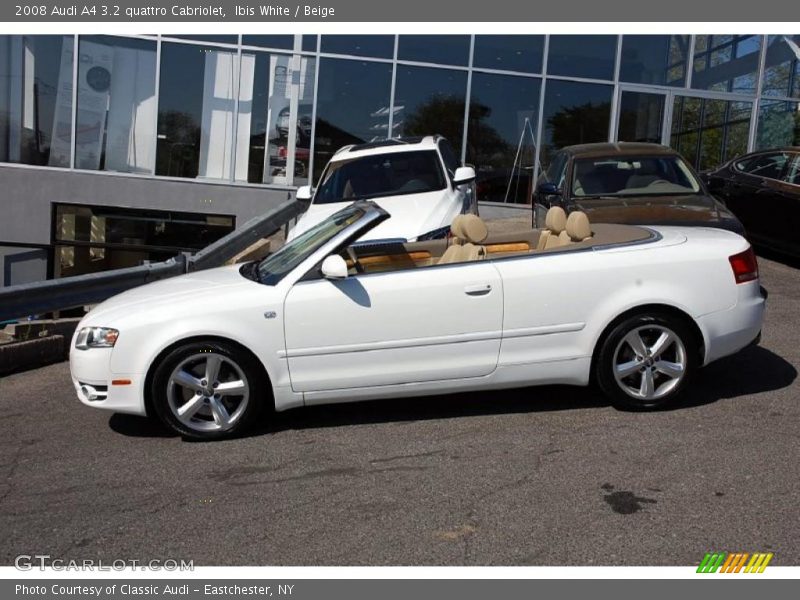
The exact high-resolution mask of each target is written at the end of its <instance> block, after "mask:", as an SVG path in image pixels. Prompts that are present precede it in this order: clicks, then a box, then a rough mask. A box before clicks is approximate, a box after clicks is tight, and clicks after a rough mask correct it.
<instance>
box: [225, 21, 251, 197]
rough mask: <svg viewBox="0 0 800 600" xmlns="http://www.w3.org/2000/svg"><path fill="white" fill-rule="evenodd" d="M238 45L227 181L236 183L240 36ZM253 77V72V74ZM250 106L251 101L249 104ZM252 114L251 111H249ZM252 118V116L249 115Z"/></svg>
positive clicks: (240, 65)
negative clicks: (229, 168) (229, 171)
mask: <svg viewBox="0 0 800 600" xmlns="http://www.w3.org/2000/svg"><path fill="white" fill-rule="evenodd" d="M238 40H239V45H238V47H237V49H236V66H237V68H236V69H234V70H233V72H234V74H235V76H236V80H235V81H234V84H235V85H234V86H233V87H234V90H235V92H234V94H235V95H234V97H233V132H232V133H231V174H230V177H229V178H228V179H229V181H231V182H234V181H236V150H237V148H236V146H237V144H238V143H239V96H240V95H241V93H242V35H241V34H239V37H238ZM253 76H255V72H254V73H253ZM250 105H251V106H252V101H251V103H250ZM251 112H252V111H251ZM251 118H252V115H251Z"/></svg>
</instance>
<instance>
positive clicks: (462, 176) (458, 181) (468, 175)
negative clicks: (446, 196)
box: [453, 167, 475, 185]
mask: <svg viewBox="0 0 800 600" xmlns="http://www.w3.org/2000/svg"><path fill="white" fill-rule="evenodd" d="M470 181H475V169H473V168H472V167H458V168H457V169H456V172H455V175H453V183H454V184H455V185H462V184H465V183H469V182H470Z"/></svg>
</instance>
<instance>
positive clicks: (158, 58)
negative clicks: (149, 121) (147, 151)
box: [150, 35, 161, 177]
mask: <svg viewBox="0 0 800 600" xmlns="http://www.w3.org/2000/svg"><path fill="white" fill-rule="evenodd" d="M153 91H154V95H155V101H156V118H155V123H153V129H154V131H153V142H152V143H153V168H152V169H151V171H150V173H151V174H152V175H153V176H154V177H155V175H156V163H157V162H158V161H157V160H156V158H157V155H158V107H159V94H160V93H161V36H160V35H159V36H158V38H157V39H156V85H155V89H154V90H153Z"/></svg>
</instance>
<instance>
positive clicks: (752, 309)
mask: <svg viewBox="0 0 800 600" xmlns="http://www.w3.org/2000/svg"><path fill="white" fill-rule="evenodd" d="M738 291H739V299H738V302H737V303H736V304H735V305H734V306H733V307H732V308H729V309H727V310H723V311H719V312H715V313H711V314H708V315H704V316H702V317H700V318H698V319H697V324H698V325H699V327H700V330H701V331H702V332H703V337H704V338H705V360H704V361H703V364H704V365H707V364H708V363H710V362H713V361H715V360H717V359H720V358H722V357H724V356H729V355H731V354H734V353H736V352H738V351H739V350H741V349H742V348H745V347H747V346H749V345H751V344H754V343H758V341H759V340H760V338H761V327H762V325H763V323H764V310H765V307H766V299H767V295H768V293H767V290H766V289H765V288H763V287H761V286H760V285H759V284H758V282H757V281H753V282H751V283H745V284H741V285H739V286H738Z"/></svg>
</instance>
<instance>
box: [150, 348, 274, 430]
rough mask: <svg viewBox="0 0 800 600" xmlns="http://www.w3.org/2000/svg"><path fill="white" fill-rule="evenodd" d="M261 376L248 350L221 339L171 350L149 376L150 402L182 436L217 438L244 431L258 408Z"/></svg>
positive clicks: (163, 419) (261, 387)
mask: <svg viewBox="0 0 800 600" xmlns="http://www.w3.org/2000/svg"><path fill="white" fill-rule="evenodd" d="M262 379H263V375H262V371H261V369H260V368H259V365H257V364H255V361H254V359H253V358H252V356H250V355H249V354H247V353H244V352H242V351H241V350H238V349H237V348H235V347H234V346H232V345H228V344H225V343H221V342H210V343H189V344H186V345H184V346H180V347H178V348H176V349H175V350H173V351H172V352H170V353H169V354H168V355H167V356H165V357H164V359H163V360H162V361H161V363H160V364H159V365H158V367H157V369H156V371H155V375H154V377H153V387H152V394H153V406H154V408H155V411H156V413H157V414H158V416H159V417H160V418H161V420H162V421H163V422H164V423H165V424H166V425H168V426H169V427H171V428H172V429H174V430H175V431H176V432H178V433H180V434H181V435H184V436H186V437H190V438H195V439H216V438H220V437H229V436H233V435H236V434H238V433H240V432H241V431H243V430H244V429H245V428H246V427H247V426H248V425H249V424H250V422H252V420H253V419H254V418H255V415H256V414H257V413H258V409H259V405H260V394H261V393H263V388H264V385H263V381H262Z"/></svg>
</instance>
